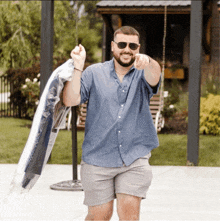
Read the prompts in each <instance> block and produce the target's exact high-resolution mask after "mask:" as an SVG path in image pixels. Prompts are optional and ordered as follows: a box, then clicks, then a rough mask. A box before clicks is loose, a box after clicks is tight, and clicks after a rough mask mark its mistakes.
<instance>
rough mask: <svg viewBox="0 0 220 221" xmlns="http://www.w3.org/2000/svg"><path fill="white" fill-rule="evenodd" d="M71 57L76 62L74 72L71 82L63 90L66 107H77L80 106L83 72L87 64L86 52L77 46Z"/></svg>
mask: <svg viewBox="0 0 220 221" xmlns="http://www.w3.org/2000/svg"><path fill="white" fill-rule="evenodd" d="M70 55H71V57H72V59H73V61H74V71H73V76H72V79H71V81H67V82H66V84H65V86H64V89H63V103H64V105H65V106H76V105H79V104H80V100H81V96H80V87H81V76H82V70H83V67H84V63H85V58H86V51H85V49H84V47H83V46H82V45H79V46H76V47H75V48H74V49H73V50H72V52H71V54H70Z"/></svg>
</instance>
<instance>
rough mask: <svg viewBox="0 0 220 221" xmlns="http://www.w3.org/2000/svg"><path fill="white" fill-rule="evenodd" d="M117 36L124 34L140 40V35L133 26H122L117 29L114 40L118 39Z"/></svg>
mask: <svg viewBox="0 0 220 221" xmlns="http://www.w3.org/2000/svg"><path fill="white" fill-rule="evenodd" d="M117 34H124V35H137V36H138V40H139V38H140V34H139V33H138V31H137V30H136V29H134V28H132V27H131V26H122V27H121V28H119V29H117V30H116V31H115V33H114V38H115V37H116V35H117Z"/></svg>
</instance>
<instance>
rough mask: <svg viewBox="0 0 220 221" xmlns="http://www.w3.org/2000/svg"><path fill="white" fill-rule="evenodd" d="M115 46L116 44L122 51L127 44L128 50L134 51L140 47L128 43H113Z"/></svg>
mask: <svg viewBox="0 0 220 221" xmlns="http://www.w3.org/2000/svg"><path fill="white" fill-rule="evenodd" d="M113 42H115V41H113ZM115 44H117V46H118V48H119V49H124V48H126V47H127V44H128V46H129V48H130V49H131V50H136V49H137V48H138V47H139V45H140V44H136V43H128V42H115Z"/></svg>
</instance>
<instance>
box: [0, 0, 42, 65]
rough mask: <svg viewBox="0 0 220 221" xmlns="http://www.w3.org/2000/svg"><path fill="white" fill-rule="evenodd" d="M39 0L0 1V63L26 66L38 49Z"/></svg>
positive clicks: (37, 53) (37, 52)
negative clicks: (35, 0) (34, 0)
mask: <svg viewBox="0 0 220 221" xmlns="http://www.w3.org/2000/svg"><path fill="white" fill-rule="evenodd" d="M40 10H41V7H40V2H38V1H37V2H33V1H25V2H23V1H2V2H0V32H1V36H0V58H1V61H0V64H1V65H3V66H6V67H7V68H11V67H15V68H17V67H23V66H27V64H28V60H29V59H30V58H31V57H34V56H36V55H39V51H40V26H39V23H40Z"/></svg>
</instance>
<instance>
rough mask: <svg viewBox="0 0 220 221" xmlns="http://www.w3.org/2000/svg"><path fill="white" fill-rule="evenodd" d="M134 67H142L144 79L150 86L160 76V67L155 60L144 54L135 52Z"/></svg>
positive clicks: (154, 84) (156, 81)
mask: <svg viewBox="0 0 220 221" xmlns="http://www.w3.org/2000/svg"><path fill="white" fill-rule="evenodd" d="M135 57H136V58H135V62H134V67H135V68H137V69H138V70H143V69H144V76H145V79H146V81H147V82H148V83H149V84H150V85H151V86H152V87H154V86H156V85H157V84H158V83H159V80H160V76H161V67H160V65H159V64H158V62H157V61H155V60H154V59H153V58H151V57H150V56H148V55H145V54H136V56H135Z"/></svg>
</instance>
